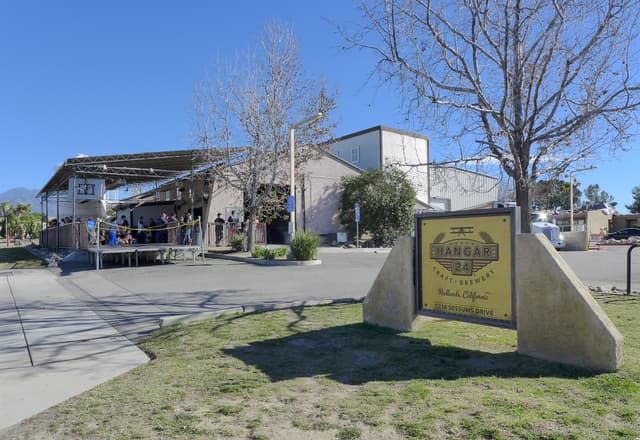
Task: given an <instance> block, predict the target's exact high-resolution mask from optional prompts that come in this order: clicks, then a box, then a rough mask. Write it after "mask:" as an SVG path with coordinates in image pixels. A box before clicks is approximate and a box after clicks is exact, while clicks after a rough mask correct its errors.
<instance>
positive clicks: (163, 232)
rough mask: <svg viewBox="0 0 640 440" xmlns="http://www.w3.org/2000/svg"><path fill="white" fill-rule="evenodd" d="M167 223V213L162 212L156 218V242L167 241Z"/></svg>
mask: <svg viewBox="0 0 640 440" xmlns="http://www.w3.org/2000/svg"><path fill="white" fill-rule="evenodd" d="M168 224H169V217H167V213H166V212H163V213H162V215H161V216H160V217H159V218H158V225H157V226H158V242H160V243H166V242H167V238H168V235H167V225H168Z"/></svg>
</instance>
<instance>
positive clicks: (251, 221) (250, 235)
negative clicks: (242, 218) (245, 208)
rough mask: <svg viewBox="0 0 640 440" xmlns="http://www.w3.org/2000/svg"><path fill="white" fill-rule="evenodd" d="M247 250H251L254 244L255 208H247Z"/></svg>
mask: <svg viewBox="0 0 640 440" xmlns="http://www.w3.org/2000/svg"><path fill="white" fill-rule="evenodd" d="M247 222H248V225H247V250H248V251H249V252H253V249H254V248H255V246H256V243H255V236H256V210H255V208H249V218H248V219H247Z"/></svg>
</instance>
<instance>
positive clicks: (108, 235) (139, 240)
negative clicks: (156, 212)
mask: <svg viewBox="0 0 640 440" xmlns="http://www.w3.org/2000/svg"><path fill="white" fill-rule="evenodd" d="M195 227H197V223H194V221H193V217H192V216H191V213H187V215H185V216H182V217H180V218H178V217H177V215H176V214H175V213H173V214H172V215H167V213H165V212H163V213H162V215H161V216H160V217H158V218H157V219H154V218H149V219H145V218H144V216H140V217H139V218H138V223H137V225H136V227H132V226H130V225H129V221H128V220H127V218H126V216H124V215H123V216H121V217H120V220H117V219H116V218H115V217H114V218H112V219H111V220H109V221H107V222H106V224H105V225H104V227H103V228H102V231H101V237H100V242H101V243H102V244H106V245H111V246H117V245H118V244H133V243H135V244H145V243H173V244H183V245H192V244H193V241H194V240H193V233H194V229H195ZM87 229H88V230H89V239H90V240H91V237H92V235H95V234H96V231H94V229H95V221H94V220H93V219H91V218H89V219H88V220H87ZM196 232H197V231H196Z"/></svg>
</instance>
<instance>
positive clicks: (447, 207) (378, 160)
mask: <svg viewBox="0 0 640 440" xmlns="http://www.w3.org/2000/svg"><path fill="white" fill-rule="evenodd" d="M331 151H333V153H334V154H335V155H337V156H338V157H340V158H342V159H344V160H346V161H348V162H350V163H352V164H354V165H356V166H357V167H359V168H361V169H363V170H367V169H370V168H382V167H385V166H389V165H396V166H398V167H399V168H400V169H402V170H404V171H405V172H406V173H407V176H408V177H409V179H410V180H411V182H412V183H413V185H414V187H415V189H416V196H417V199H418V202H419V204H424V205H429V206H430V207H431V208H432V209H436V210H443V211H453V210H462V209H472V208H479V207H486V206H487V205H489V204H491V203H492V202H494V201H495V200H497V199H498V181H497V179H496V178H495V177H492V176H487V175H484V174H480V173H475V172H472V171H468V170H464V169H460V168H454V167H446V168H443V167H435V166H430V165H429V138H427V137H426V136H422V135H419V134H415V133H410V132H406V131H402V130H397V129H394V128H389V127H383V126H376V127H371V128H368V129H366V130H362V131H358V132H356V133H351V134H348V135H346V136H343V137H340V138H338V139H336V140H335V141H334V143H333V144H332V145H331Z"/></svg>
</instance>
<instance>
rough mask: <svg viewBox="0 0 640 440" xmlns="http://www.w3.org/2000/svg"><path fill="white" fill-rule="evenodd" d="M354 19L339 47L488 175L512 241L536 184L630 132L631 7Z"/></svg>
mask: <svg viewBox="0 0 640 440" xmlns="http://www.w3.org/2000/svg"><path fill="white" fill-rule="evenodd" d="M360 9H361V11H362V14H363V17H364V19H365V21H364V24H363V25H362V26H361V28H360V29H359V30H358V31H356V32H355V33H353V32H349V31H346V30H344V29H342V32H343V35H345V37H346V38H347V41H348V42H349V44H348V46H347V47H349V48H360V49H366V50H369V51H371V52H372V53H373V54H374V55H375V56H376V58H377V64H376V66H375V71H377V72H378V73H379V74H380V78H381V79H382V80H383V81H389V82H392V83H393V84H395V85H397V86H398V87H399V88H400V89H401V91H402V92H403V97H404V98H405V100H406V102H405V108H407V109H408V113H409V114H410V115H411V116H414V117H417V118H419V121H420V122H422V123H424V124H425V125H427V126H428V127H429V128H431V129H433V131H434V132H438V133H446V134H448V135H449V136H450V137H449V138H450V139H451V140H452V141H458V142H457V144H458V145H457V147H458V151H459V158H460V159H463V160H464V158H469V157H472V158H479V159H480V160H486V159H487V158H488V159H491V160H493V161H494V163H496V164H499V165H500V168H501V169H502V170H503V171H504V172H505V173H506V174H507V175H508V176H509V177H510V178H511V179H512V180H513V182H514V186H515V193H516V200H517V202H518V204H519V205H520V207H521V209H522V217H521V218H522V224H521V227H522V231H523V232H528V231H529V230H530V228H529V223H528V218H529V208H530V206H529V205H530V203H529V189H530V186H531V184H532V182H535V181H536V179H537V178H538V176H541V175H547V176H559V175H560V174H562V173H563V172H564V171H565V170H567V168H569V167H570V166H571V165H572V164H574V163H576V162H578V163H580V162H585V161H589V160H592V159H593V158H594V157H596V155H597V154H598V153H599V151H601V150H602V147H604V146H606V147H608V148H610V149H613V150H614V149H616V148H624V147H625V144H626V143H627V141H628V137H629V135H630V134H631V132H630V129H631V128H632V127H633V126H634V124H635V123H636V122H637V109H638V107H639V105H640V86H639V85H640V82H639V80H638V69H637V66H638V46H637V44H638V38H637V36H638V33H637V32H638V31H637V29H636V26H635V24H636V23H638V16H639V10H640V7H639V4H638V2H637V1H634V0H589V1H586V0H579V1H576V0H553V1H551V0H459V1H455V2H454V1H446V0H441V1H436V0H434V1H431V0H371V1H365V0H361V4H360ZM634 45H635V46H634ZM458 151H456V153H458Z"/></svg>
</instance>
